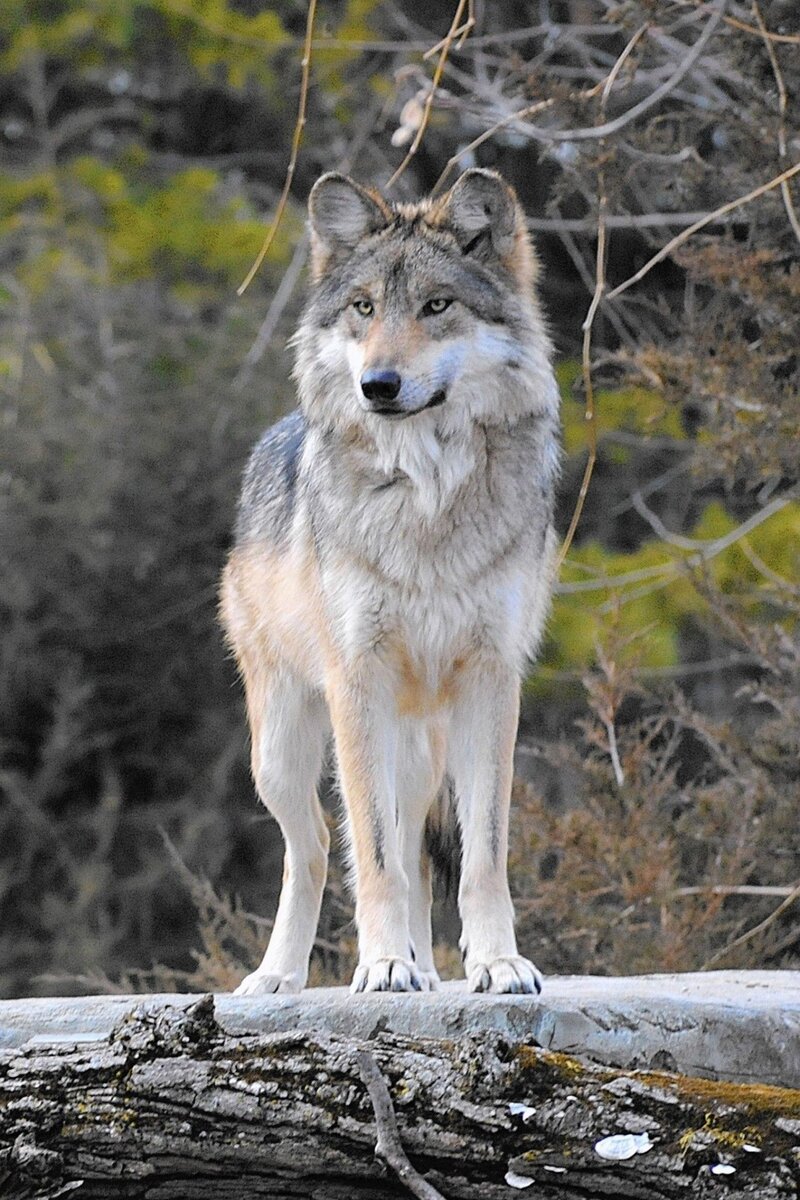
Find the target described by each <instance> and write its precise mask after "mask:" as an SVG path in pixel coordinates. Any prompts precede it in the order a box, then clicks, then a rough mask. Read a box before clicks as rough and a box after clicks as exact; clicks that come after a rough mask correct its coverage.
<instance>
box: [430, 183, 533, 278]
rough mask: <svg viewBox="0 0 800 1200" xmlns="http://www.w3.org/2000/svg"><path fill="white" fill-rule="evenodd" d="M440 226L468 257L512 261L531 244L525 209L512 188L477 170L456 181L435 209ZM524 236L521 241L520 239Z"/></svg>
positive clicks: (508, 262)
mask: <svg viewBox="0 0 800 1200" xmlns="http://www.w3.org/2000/svg"><path fill="white" fill-rule="evenodd" d="M434 215H435V220H436V224H437V225H441V226H443V227H444V228H446V229H449V230H450V232H451V233H452V234H453V236H454V237H455V239H456V241H457V242H458V244H459V245H460V246H461V249H462V250H463V251H464V253H465V254H471V255H473V256H474V257H475V258H478V259H480V260H483V261H489V260H490V259H491V258H494V259H500V260H501V261H503V262H504V263H505V265H507V266H509V267H511V268H513V262H511V261H510V260H511V258H512V256H513V255H514V252H515V250H517V249H518V247H519V244H520V240H521V238H522V239H523V240H524V241H525V242H527V237H526V234H525V222H524V218H523V215H522V210H521V208H520V206H519V203H518V201H517V197H516V195H515V194H514V191H513V190H512V188H510V187H509V185H508V184H507V183H506V182H505V180H504V179H501V177H500V176H499V175H498V174H497V173H496V172H495V171H486V170H483V169H481V168H478V167H476V168H474V169H472V170H469V171H465V172H464V174H463V175H462V176H461V178H460V179H458V180H456V182H455V183H454V184H453V186H452V188H451V189H450V191H449V192H448V193H447V195H446V196H443V197H442V199H441V200H440V201H439V204H438V205H437V206H436V208H435V210H434ZM520 235H521V238H520Z"/></svg>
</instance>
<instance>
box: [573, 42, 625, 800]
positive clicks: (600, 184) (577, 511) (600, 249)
mask: <svg viewBox="0 0 800 1200" xmlns="http://www.w3.org/2000/svg"><path fill="white" fill-rule="evenodd" d="M647 29H648V25H647V24H645V25H642V26H640V27H639V29H637V30H636V32H635V33H634V35H633V37H631V38H630V40H629V41H628V44H627V45H626V46H625V49H624V50H623V51H622V53H621V54H620V56H619V58H618V59H617V61H616V62H615V63H614V66H613V67H612V68H611V71H610V73H609V75H608V78H607V79H606V81H605V84H604V85H603V90H602V92H601V94H600V121H601V125H602V123H603V119H604V117H605V113H606V103H607V101H608V97H609V95H610V93H611V89H612V88H613V86H614V83H615V81H616V79H617V76H618V75H619V72H620V71H621V70H622V67H623V66H624V64H625V63H626V61H627V60H628V58H629V57H630V55H631V54H632V53H633V51H634V49H635V47H636V46H637V45H638V43H639V41H640V40H641V39H642V38H643V37H644V35H645V33H646V32H647ZM597 190H598V213H597V263H596V281H595V288H594V295H593V296H592V301H591V304H590V305H589V311H588V313H587V314H586V320H585V321H584V323H583V355H582V369H583V384H584V394H585V396H586V428H587V444H588V450H589V456H588V458H587V459H586V467H585V468H584V472H583V479H582V480H581V486H580V491H579V492H578V499H577V501H576V502H575V508H574V511H573V513H572V520H571V521H570V523H569V529H568V530H567V534H566V537H565V538H564V542H563V545H562V547H561V550H560V552H559V556H558V567H557V570H560V569H561V565H562V563H563V562H564V559H565V558H566V556H567V553H568V551H569V548H570V546H571V545H572V539H573V538H574V536H575V530H576V529H577V528H578V522H579V521H580V519H581V513H582V512H583V506H584V504H585V502H586V496H587V493H588V491H589V483H590V482H591V478H592V472H593V471H594V465H595V463H596V461H597V414H596V412H595V405H594V384H593V382H592V365H591V352H592V325H593V324H594V318H595V314H596V312H597V309H598V307H599V305H600V301H601V299H602V296H603V292H604V290H605V286H606V222H605V218H606V209H607V207H608V197H607V196H606V188H605V173H604V171H603V168H602V167H601V168H600V170H599V171H598V175H597ZM614 769H615V773H616V769H617V768H616V766H615V768H614ZM617 778H619V777H617Z"/></svg>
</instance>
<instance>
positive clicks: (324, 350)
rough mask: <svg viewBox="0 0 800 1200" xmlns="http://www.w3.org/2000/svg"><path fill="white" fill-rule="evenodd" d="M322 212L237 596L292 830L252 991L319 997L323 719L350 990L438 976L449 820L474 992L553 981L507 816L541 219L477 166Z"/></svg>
mask: <svg viewBox="0 0 800 1200" xmlns="http://www.w3.org/2000/svg"><path fill="white" fill-rule="evenodd" d="M309 225H310V236H311V265H310V277H311V278H310V287H309V293H308V298H307V302H306V306H305V310H304V312H303V316H302V319H301V321H300V324H299V328H298V330H297V333H296V335H295V338H294V345H295V350H296V364H295V370H294V377H295V380H296V383H297V389H298V397H299V408H298V410H297V411H295V412H293V413H291V414H290V415H289V416H287V417H286V418H284V419H283V420H282V421H280V422H278V424H276V425H275V426H274V427H272V428H271V429H269V430H268V431H267V433H266V434H265V435H264V437H263V439H262V440H261V441H260V442H259V444H258V445H257V446H256V448H255V450H254V452H253V454H252V457H251V458H250V461H249V464H248V466H247V468H246V471H245V475H244V482H243V487H242V493H241V500H240V504H239V510H238V518H237V523H236V531H235V541H234V547H233V550H232V552H231V554H230V557H229V560H228V563H227V566H226V567H225V571H224V575H223V582H222V589H221V616H222V622H223V625H224V629H225V631H226V634H227V638H228V641H229V644H230V646H231V647H232V649H233V651H234V654H235V657H236V659H237V662H238V665H239V668H240V671H241V675H242V678H243V681H244V688H245V697H246V706H247V713H248V718H249V723H250V732H251V738H252V771H253V777H254V780H255V785H256V789H257V791H258V794H259V796H260V798H261V800H262V801H263V803H264V804H265V805H266V807H267V808H268V809H269V811H270V812H271V813H272V815H273V816H274V817H275V819H276V820H277V822H278V824H279V826H280V829H281V832H282V834H283V838H284V841H285V857H284V868H283V884H282V890H281V894H280V901H279V904H278V910H277V915H276V917H275V924H274V927H273V930H272V936H271V938H270V941H269V946H268V948H267V951H266V954H265V956H264V960H263V962H262V963H261V965H260V966H259V967H258V968H257V969H256V970H255V971H253V973H252V974H250V975H248V976H247V977H246V978H245V979H244V980H243V982H242V983H241V984H240V986H239V987H238V988H237V994H240V995H259V994H263V993H270V992H296V991H300V990H301V989H302V988H303V987H304V986H305V983H306V980H307V975H308V961H309V956H310V952H311V949H312V946H313V942H314V937H315V934H316V927H317V922H318V919H319V911H320V904H321V900H322V894H323V888H324V886H325V879H326V872H327V860H328V848H329V834H328V829H327V826H326V822H325V820H324V817H323V812H322V809H321V806H320V803H319V800H318V796H317V783H318V777H319V775H320V772H321V768H322V764H323V758H324V755H325V751H326V745H327V743H328V741H329V738H330V734H331V732H332V735H333V745H334V750H335V759H336V767H337V771H338V781H339V785H340V789H341V793H342V797H343V801H344V811H345V824H346V830H347V834H348V839H347V840H348V845H349V853H350V858H351V864H350V865H351V871H352V883H353V886H354V893H355V918H356V925H357V930H358V954H359V957H358V965H357V967H356V970H355V975H354V977H353V981H352V985H351V990H352V991H354V992H365V991H393V992H408V991H427V990H430V989H433V988H435V987H436V985H437V983H438V975H437V972H436V968H435V966H434V960H433V951H432V942H431V855H430V853H429V846H430V844H431V843H430V838H429V836H428V835H429V834H430V831H431V826H432V824H433V823H434V822H435V819H436V814H437V813H438V814H440V816H441V813H442V811H443V810H444V809H445V808H447V807H448V806H449V808H450V810H451V811H450V817H451V819H454V821H455V822H457V830H458V832H459V833H460V842H461V846H460V852H461V863H460V882H459V887H458V904H459V912H460V918H461V924H462V933H461V939H460V946H461V950H462V957H463V961H464V967H465V974H466V978H467V984H468V987H469V988H470V989H471V990H473V991H477V992H517V993H535V992H538V991H539V990H540V987H541V977H540V974H539V972H538V971H537V969H536V967H535V966H534V964H533V963H531V962H529V961H528V960H527V959H526V958H523V957H522V956H521V955H519V954H518V952H517V945H516V940H515V934H514V914H513V908H512V902H511V896H510V892H509V886H508V877H507V850H508V824H509V805H510V795H511V782H512V757H513V750H514V742H515V738H516V730H517V722H518V715H519V695H520V681H521V676H522V673H523V670H524V668H525V664H526V661H527V660H528V658H529V657H530V656H532V655H533V654H534V653H535V651H536V648H537V645H538V643H539V641H540V638H541V635H542V630H543V627H544V624H545V620H546V615H547V609H548V604H549V598H550V593H551V590H552V580H553V575H554V564H555V549H556V536H555V533H554V530H553V503H554V491H555V487H556V481H557V476H558V468H559V457H560V451H559V416H558V389H557V386H556V382H555V379H554V376H553V371H552V366H551V345H550V341H549V339H548V335H547V332H546V328H545V322H544V320H543V317H542V314H541V311H540V307H539V303H538V300H537V296H536V292H535V284H536V275H537V260H536V257H535V253H534V250H533V247H532V246H531V243H530V240H529V237H528V233H527V229H526V224H525V218H524V215H523V212H522V209H521V206H520V204H519V202H518V200H517V197H516V195H515V193H514V191H513V190H512V188H511V187H510V186H509V185H508V184H507V183H506V182H505V181H504V180H503V179H502V178H501V177H500V176H499V175H498V174H496V173H494V172H492V171H488V170H482V169H472V170H468V171H466V172H465V173H464V174H463V175H461V176H460V178H459V179H458V180H457V181H456V182H455V184H454V185H453V187H452V188H451V190H450V191H449V192H447V193H446V194H445V195H442V196H440V197H438V198H432V197H428V198H426V199H423V200H421V201H420V202H418V203H413V204H394V203H391V202H390V201H389V200H387V199H386V198H384V197H383V196H382V195H381V194H380V193H379V192H378V191H376V190H372V189H369V188H367V187H363V186H361V185H360V184H358V183H356V182H354V181H353V180H352V179H350V178H348V177H346V176H344V175H340V174H327V175H324V176H322V178H320V179H319V180H318V181H317V183H316V184H315V185H314V187H313V190H312V191H311V195H310V198H309ZM448 797H449V798H450V799H449V800H448Z"/></svg>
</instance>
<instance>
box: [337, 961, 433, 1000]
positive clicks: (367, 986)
mask: <svg viewBox="0 0 800 1200" xmlns="http://www.w3.org/2000/svg"><path fill="white" fill-rule="evenodd" d="M426 977H427V983H426ZM430 990H431V987H430V976H429V975H427V973H426V975H425V976H423V974H422V973H421V972H420V971H418V970H417V968H416V966H415V965H414V963H412V962H409V961H408V960H407V959H405V958H376V959H375V961H374V962H372V963H369V964H367V963H359V965H358V966H357V967H356V973H355V975H354V976H353V982H352V983H351V984H350V991H351V992H428V991H430Z"/></svg>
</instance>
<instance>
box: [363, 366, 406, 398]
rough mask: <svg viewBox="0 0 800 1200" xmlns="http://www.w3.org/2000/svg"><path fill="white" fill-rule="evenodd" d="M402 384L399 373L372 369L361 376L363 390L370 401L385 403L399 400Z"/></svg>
mask: <svg viewBox="0 0 800 1200" xmlns="http://www.w3.org/2000/svg"><path fill="white" fill-rule="evenodd" d="M402 382H403V381H402V379H401V378H400V376H399V375H398V373H397V371H383V370H380V369H379V368H375V367H372V368H370V369H369V370H368V371H365V372H364V374H363V375H362V376H361V390H362V392H363V393H364V395H365V396H366V398H367V399H368V400H381V401H384V402H385V401H387V400H394V399H396V398H397V395H398V393H399V391H400V385H401V383H402Z"/></svg>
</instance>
